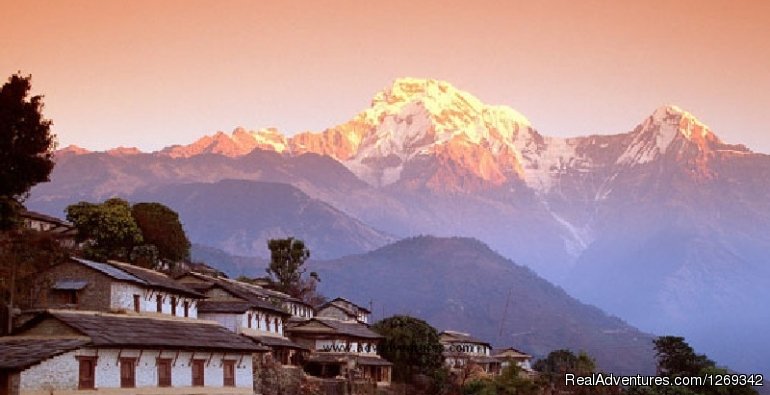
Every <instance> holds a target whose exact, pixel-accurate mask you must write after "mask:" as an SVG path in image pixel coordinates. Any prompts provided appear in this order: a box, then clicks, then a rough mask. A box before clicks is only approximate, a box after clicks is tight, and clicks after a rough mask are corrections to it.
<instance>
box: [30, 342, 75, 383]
mask: <svg viewBox="0 0 770 395" xmlns="http://www.w3.org/2000/svg"><path fill="white" fill-rule="evenodd" d="M75 355H77V354H76V351H71V352H68V353H65V354H62V355H59V356H58V357H54V358H51V359H49V360H47V361H45V362H43V363H42V364H39V365H35V366H32V367H31V368H29V369H27V370H25V371H23V372H21V380H20V383H19V390H20V391H22V392H25V391H50V390H53V389H60V390H76V389H77V388H78V378H79V376H78V371H79V365H78V363H77V361H76V360H75Z"/></svg>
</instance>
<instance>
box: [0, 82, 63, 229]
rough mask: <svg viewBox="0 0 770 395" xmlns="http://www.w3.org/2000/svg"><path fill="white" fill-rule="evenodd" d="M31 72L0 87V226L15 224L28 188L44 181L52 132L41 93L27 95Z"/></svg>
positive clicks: (50, 166) (53, 141)
mask: <svg viewBox="0 0 770 395" xmlns="http://www.w3.org/2000/svg"><path fill="white" fill-rule="evenodd" d="M31 78H32V77H31V76H27V77H23V76H20V75H18V74H14V75H12V76H11V77H10V78H9V79H8V82H6V83H5V84H4V85H3V86H2V88H0V230H8V229H11V228H13V227H15V226H16V225H17V224H16V222H17V215H18V212H19V209H20V207H21V206H20V204H19V203H20V202H22V201H23V200H24V199H25V198H26V196H27V194H28V193H29V190H30V188H32V186H34V185H35V184H37V183H40V182H44V181H48V176H49V174H50V173H51V170H52V169H53V166H54V162H53V151H54V149H55V148H56V136H55V135H54V134H52V133H51V125H52V122H51V121H50V120H48V119H45V118H44V117H43V114H42V111H43V96H40V95H38V96H32V97H31V98H30V97H29V93H30V90H31V89H32V84H31V82H30V80H31Z"/></svg>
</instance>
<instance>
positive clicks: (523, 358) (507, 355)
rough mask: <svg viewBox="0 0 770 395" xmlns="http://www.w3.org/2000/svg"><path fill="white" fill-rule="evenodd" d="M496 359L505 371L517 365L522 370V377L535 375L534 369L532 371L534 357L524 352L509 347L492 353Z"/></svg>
mask: <svg viewBox="0 0 770 395" xmlns="http://www.w3.org/2000/svg"><path fill="white" fill-rule="evenodd" d="M492 356H493V357H494V358H497V359H498V360H499V361H500V367H501V368H502V369H505V368H507V367H509V366H511V365H517V366H518V367H519V368H521V371H522V375H524V376H527V377H532V376H534V375H535V371H534V369H532V364H531V363H532V355H529V354H527V353H525V352H523V351H520V350H517V349H515V348H513V347H508V348H505V349H502V350H495V351H493V353H492Z"/></svg>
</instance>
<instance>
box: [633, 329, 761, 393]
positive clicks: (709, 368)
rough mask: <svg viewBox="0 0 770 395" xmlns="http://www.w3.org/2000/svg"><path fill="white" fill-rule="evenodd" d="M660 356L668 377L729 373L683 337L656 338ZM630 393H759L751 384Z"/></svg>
mask: <svg viewBox="0 0 770 395" xmlns="http://www.w3.org/2000/svg"><path fill="white" fill-rule="evenodd" d="M654 345H655V354H656V356H657V359H658V373H659V374H660V375H661V376H666V377H705V376H707V375H712V376H717V375H719V376H726V375H728V374H730V372H729V371H728V370H727V369H723V368H719V367H717V366H716V364H715V363H714V361H712V360H710V359H709V358H708V357H706V356H705V355H702V354H696V353H695V350H694V349H693V348H692V347H691V346H690V345H689V344H687V342H686V341H685V340H684V338H683V337H680V336H661V337H659V338H657V339H655V341H654ZM626 393H627V394H629V395H723V394H724V395H727V394H730V395H752V394H756V393H757V392H756V391H754V389H752V388H751V386H750V385H748V384H747V385H732V386H730V385H724V386H707V385H700V386H699V385H688V386H675V385H673V384H672V385H669V386H662V387H661V386H649V387H641V386H640V387H632V388H629V389H628V390H627V391H626Z"/></svg>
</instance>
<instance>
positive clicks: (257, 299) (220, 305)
mask: <svg viewBox="0 0 770 395" xmlns="http://www.w3.org/2000/svg"><path fill="white" fill-rule="evenodd" d="M179 281H181V282H182V283H184V284H187V285H188V286H190V287H193V288H195V289H197V290H199V292H201V293H202V294H203V295H204V296H205V298H206V300H204V301H202V302H200V303H199V305H198V314H199V316H200V318H202V319H207V320H213V321H217V322H219V323H220V324H221V325H222V326H224V327H225V328H227V329H229V330H231V331H233V332H235V333H238V334H241V335H244V336H247V337H249V338H251V339H252V340H254V341H255V342H257V343H258V344H261V345H263V346H267V347H270V349H271V352H270V353H269V354H267V355H266V356H267V357H271V358H272V359H273V360H274V361H275V362H278V363H280V364H282V365H298V364H299V363H300V361H301V353H302V352H303V351H307V350H306V349H304V348H303V347H301V346H299V345H298V344H296V343H294V342H292V341H291V340H289V338H287V337H286V336H285V334H284V328H285V327H286V325H287V322H288V319H289V318H290V317H291V314H289V312H288V311H287V310H286V308H285V307H284V305H283V304H281V303H280V302H278V301H275V300H274V299H272V300H271V299H267V298H265V294H264V293H258V292H256V290H255V289H253V288H251V287H247V286H245V285H243V284H241V283H235V282H231V281H227V280H225V279H220V278H214V277H209V276H206V275H203V274H200V273H188V274H186V275H184V276H182V277H180V278H179Z"/></svg>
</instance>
